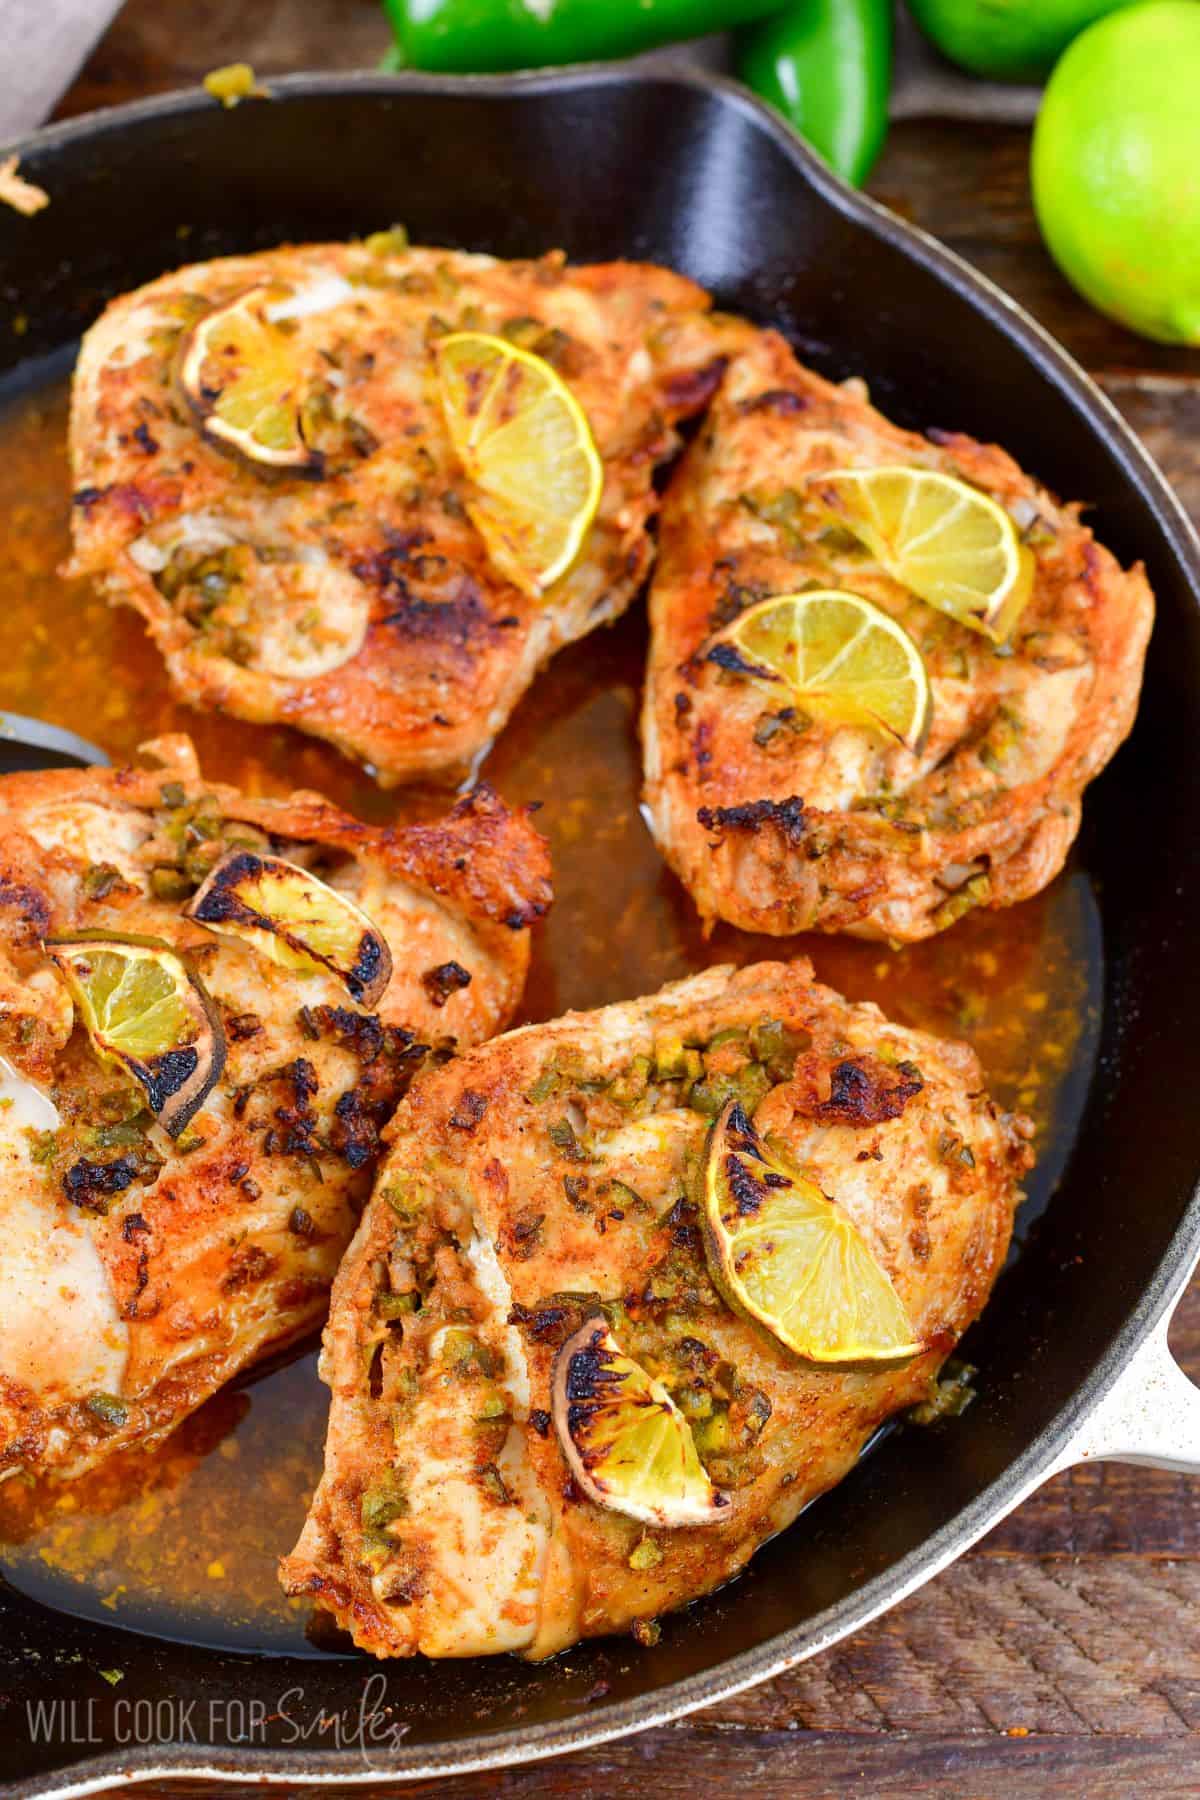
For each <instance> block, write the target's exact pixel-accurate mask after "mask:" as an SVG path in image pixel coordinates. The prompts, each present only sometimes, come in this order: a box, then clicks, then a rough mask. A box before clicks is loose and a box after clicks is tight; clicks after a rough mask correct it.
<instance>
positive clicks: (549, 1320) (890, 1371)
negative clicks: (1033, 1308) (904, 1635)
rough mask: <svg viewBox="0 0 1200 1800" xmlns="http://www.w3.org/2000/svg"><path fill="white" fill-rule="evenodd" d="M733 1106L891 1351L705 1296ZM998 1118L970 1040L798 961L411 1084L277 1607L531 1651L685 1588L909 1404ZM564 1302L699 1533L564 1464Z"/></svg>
mask: <svg viewBox="0 0 1200 1800" xmlns="http://www.w3.org/2000/svg"><path fill="white" fill-rule="evenodd" d="M730 1096H737V1097H739V1099H740V1103H741V1105H742V1107H743V1109H744V1119H745V1120H749V1119H751V1118H752V1121H753V1128H754V1131H755V1132H757V1133H758V1134H759V1136H760V1138H761V1140H762V1141H763V1142H764V1143H769V1144H770V1145H772V1146H775V1147H776V1148H777V1149H779V1150H781V1151H782V1152H785V1153H786V1154H787V1155H788V1157H789V1158H790V1159H791V1162H792V1164H793V1165H794V1167H795V1168H796V1169H797V1170H799V1171H802V1172H803V1173H804V1175H805V1176H806V1177H807V1178H808V1179H809V1180H810V1181H813V1182H816V1183H817V1184H819V1187H820V1188H821V1190H823V1192H824V1193H825V1194H826V1195H827V1196H830V1197H832V1198H833V1200H834V1201H835V1202H836V1207H837V1208H838V1209H840V1213H839V1216H840V1217H842V1218H844V1219H848V1220H849V1221H850V1222H851V1223H852V1226H853V1227H854V1228H856V1230H857V1232H858V1233H859V1234H861V1237H862V1238H863V1239H864V1240H865V1241H866V1244H867V1246H868V1247H869V1250H870V1252H871V1253H873V1255H874V1257H875V1258H876V1260H877V1262H878V1264H879V1266H880V1267H881V1268H882V1269H883V1270H884V1271H885V1272H886V1275H887V1277H888V1278H889V1279H890V1282H891V1284H892V1286H893V1288H894V1291H895V1294H896V1295H898V1296H899V1299H900V1301H901V1302H902V1304H903V1307H904V1308H905V1310H906V1312H907V1316H908V1319H909V1321H910V1323H911V1330H912V1333H913V1335H914V1344H915V1351H911V1350H910V1353H909V1359H908V1360H907V1361H906V1362H903V1364H902V1366H899V1367H887V1368H884V1367H880V1366H874V1367H862V1366H859V1367H855V1368H836V1367H830V1366H823V1367H820V1366H815V1365H814V1364H813V1363H812V1362H805V1361H802V1360H801V1359H800V1358H798V1357H797V1356H796V1355H794V1354H793V1353H792V1352H791V1351H790V1350H788V1349H785V1348H784V1347H783V1344H782V1342H781V1341H779V1340H778V1339H777V1338H776V1336H774V1335H773V1334H772V1332H771V1331H770V1330H768V1329H766V1328H765V1327H764V1325H763V1324H762V1323H761V1322H755V1320H753V1319H752V1318H750V1317H748V1316H745V1315H744V1313H743V1312H742V1311H740V1310H739V1311H735V1310H733V1308H732V1307H731V1306H730V1305H729V1304H727V1302H726V1300H725V1299H724V1298H723V1297H722V1293H723V1289H722V1288H720V1287H719V1286H718V1285H715V1284H714V1278H713V1275H712V1273H711V1272H710V1264H709V1260H708V1253H707V1251H706V1249H705V1245H704V1241H703V1238H704V1227H703V1221H702V1218H701V1216H700V1207H701V1202H700V1200H699V1198H698V1195H699V1190H700V1188H701V1186H702V1182H701V1180H700V1175H699V1170H700V1165H701V1163H702V1160H703V1158H704V1155H705V1141H706V1133H707V1132H708V1131H709V1128H710V1125H711V1124H712V1121H713V1116H714V1114H715V1113H716V1112H717V1111H718V1109H720V1108H722V1107H723V1106H725V1105H726V1103H727V1102H728V1100H729V1098H730ZM714 1129H715V1128H714ZM1026 1129H1027V1128H1026V1127H1025V1124H1024V1122H1023V1121H1020V1120H1014V1119H1012V1118H1009V1117H1006V1116H1002V1115H1000V1114H998V1113H997V1111H996V1109H995V1107H994V1106H993V1105H992V1104H991V1103H990V1102H989V1100H988V1098H987V1095H986V1093H985V1091H984V1085H983V1079H982V1075H981V1072H980V1068H979V1064H978V1061H977V1059H976V1057H975V1055H974V1053H973V1052H972V1051H971V1050H970V1049H968V1048H967V1047H965V1046H964V1045H961V1044H954V1043H946V1042H942V1041H940V1040H938V1039H936V1038H933V1037H930V1036H927V1035H925V1034H922V1033H920V1032H914V1031H909V1030H905V1029H902V1028H901V1027H899V1026H897V1025H893V1024H891V1023H889V1022H888V1020H887V1019H885V1017H884V1016H883V1014H882V1013H881V1012H880V1011H879V1010H878V1009H877V1008H876V1007H874V1006H870V1005H855V1006H852V1005H850V1004H848V1003H847V1002H846V1001H845V1000H843V999H842V998H841V997H840V996H839V995H838V994H835V993H833V992H832V991H830V990H829V989H828V988H824V987H821V986H819V985H818V984H817V983H816V982H815V981H814V979H813V976H812V971H811V969H810V967H809V965H808V964H807V963H806V962H803V961H796V962H793V963H788V964H782V963H780V964H762V965H758V966H755V967H751V968H747V969H744V970H742V971H741V972H734V971H733V970H732V969H729V968H714V969H710V970H708V971H707V972H705V973H704V974H701V975H698V976H695V977H694V978H692V979H689V980H687V981H682V982H679V983H677V984H675V985H674V986H671V987H667V988H665V989H663V991H662V992H661V993H659V994H656V995H653V996H652V997H650V998H648V999H643V1000H637V1001H633V1002H630V1003H629V1004H626V1005H619V1006H608V1007H605V1008H603V1009H602V1010H600V1011H598V1012H592V1013H579V1014H571V1015H568V1016H566V1017H564V1018H561V1019H558V1020H556V1021H554V1022H553V1023H551V1024H546V1025H536V1026H531V1027H528V1028H526V1029H524V1030H520V1031H515V1032H512V1033H510V1034H509V1035H507V1036H505V1037H502V1038H497V1039H495V1040H493V1042H491V1043H490V1044H488V1045H486V1046H483V1047H482V1048H478V1049H475V1050H472V1051H469V1052H468V1053H467V1054H465V1055H464V1056H462V1057H460V1058H458V1059H457V1060H456V1061H455V1062H453V1063H452V1064H449V1065H447V1066H446V1067H444V1068H441V1069H437V1070H430V1071H428V1072H427V1073H425V1074H423V1075H422V1076H421V1077H420V1078H419V1079H418V1080H417V1081H415V1082H414V1084H413V1086H412V1088H411V1089H410V1091H409V1093H408V1096H407V1097H406V1099H405V1100H404V1101H403V1102H402V1104H401V1106H400V1108H399V1110H398V1112H397V1114H396V1117H395V1119H394V1121H393V1124H392V1126H391V1127H390V1137H391V1150H390V1153H389V1155H388V1157H387V1160H386V1162H385V1164H384V1166H383V1167H382V1169H381V1170H380V1172H379V1176H378V1179H377V1182H376V1187H375V1192H374V1195H373V1197H372V1200H371V1203H370V1205H369V1207H368V1209H367V1212H366V1213H365V1215H364V1217H363V1221H362V1224H361V1225H360V1227H359V1230H358V1234H357V1236H356V1238H355V1240H354V1243H353V1245H352V1247H351V1249H350V1251H349V1253H348V1255H347V1258H346V1260H345V1262H344V1263H343V1266H342V1269H341V1271H340V1273H339V1276H338V1279H337V1283H336V1285H335V1290H334V1297H333V1302H332V1308H331V1313H330V1319H329V1323H328V1325H327V1327H326V1334H325V1342H324V1350H323V1355H322V1373H323V1375H324V1378H325V1380H326V1381H327V1383H328V1384H329V1387H330V1389H331V1391H332V1405H331V1412H330V1424H329V1436H328V1442H327V1447H326V1459H325V1469H324V1475H323V1477H322V1480H321V1483H320V1486H319V1488H318V1490H317V1493H316V1495H315V1498H314V1500H313V1505H312V1509H311V1512H310V1514H309V1517H308V1520H307V1523H306V1525H305V1528H304V1532H303V1535H302V1536H301V1538H300V1541H299V1544H298V1545H297V1547H296V1549H295V1550H294V1551H293V1553H292V1554H291V1555H290V1556H289V1557H287V1558H286V1559H285V1561H284V1563H283V1580H284V1585H285V1587H286V1588H287V1590H288V1592H289V1593H293V1594H304V1595H310V1596H312V1597H313V1598H314V1599H316V1600H317V1601H318V1602H319V1603H320V1604H321V1605H322V1606H324V1607H326V1608H328V1609H329V1610H330V1611H331V1612H332V1613H333V1615H334V1616H335V1617H336V1619H337V1620H338V1621H339V1622H340V1623H341V1624H342V1625H343V1626H344V1627H345V1628H346V1629H347V1630H349V1631H350V1632H351V1633H352V1634H353V1636H354V1639H355V1641H356V1642H357V1643H358V1644H359V1645H361V1646H362V1647H363V1648H364V1649H367V1650H370V1651H372V1652H373V1653H374V1654H376V1655H379V1656H403V1655H410V1654H412V1653H414V1652H417V1651H420V1652H423V1653H424V1654H426V1655H428V1656H466V1655H477V1654H482V1653H486V1652H492V1651H513V1652H517V1653H519V1654H521V1655H523V1656H526V1657H531V1658H538V1657H544V1656H548V1655H550V1654H552V1653H553V1652H555V1651H557V1650H560V1649H562V1648H563V1646H564V1645H568V1644H570V1643H572V1642H574V1641H575V1640H576V1639H579V1638H581V1637H587V1636H592V1635H596V1634H601V1633H606V1632H612V1631H617V1630H621V1629H624V1628H627V1627H630V1626H639V1628H641V1629H643V1632H644V1623H645V1622H646V1621H649V1620H651V1619H653V1617H654V1616H655V1615H656V1614H659V1613H661V1612H663V1611H665V1610H667V1609H670V1608H673V1607H678V1606H681V1605H683V1604H685V1603H686V1602H688V1601H690V1600H693V1599H695V1598H696V1597H697V1596H698V1595H701V1594H704V1593H707V1592H708V1591H709V1590H710V1589H712V1588H714V1587H716V1586H717V1585H718V1584H720V1583H721V1582H723V1581H725V1580H726V1579H727V1578H728V1577H729V1576H731V1575H732V1574H734V1573H736V1572H737V1570H739V1569H740V1568H741V1567H742V1566H743V1565H744V1564H745V1562H746V1561H747V1560H748V1558H749V1557H750V1556H751V1555H753V1553H754V1551H755V1549H756V1548H757V1547H758V1545H760V1544H761V1543H763V1542H764V1540H765V1539H767V1538H769V1537H770V1536H772V1535H773V1534H774V1533H775V1532H777V1531H779V1530H781V1529H782V1528H783V1527H784V1526H785V1525H787V1524H788V1523H790V1521H791V1520H793V1519H794V1518H795V1517H796V1515H797V1513H799V1512H800V1510H801V1509H802V1508H803V1507H804V1506H805V1505H806V1504H807V1503H808V1502H809V1501H810V1500H811V1499H813V1498H814V1496H816V1495H817V1494H820V1493H821V1492H823V1491H824V1490H825V1489H827V1488H829V1487H831V1486H832V1485H833V1484H834V1483H835V1482H837V1481H838V1480H840V1479H841V1477H842V1476H843V1475H844V1474H845V1473H846V1472H847V1470H848V1469H849V1468H850V1467H851V1466H852V1464H853V1463H854V1461H855V1459H856V1457H857V1456H858V1454H859V1452H860V1450H861V1449H862V1447H863V1445H864V1444H865V1443H866V1441H867V1440H868V1439H869V1438H870V1436H871V1434H872V1433H873V1432H874V1431H875V1430H876V1428H877V1427H878V1426H879V1425H880V1423H881V1422H882V1421H883V1420H885V1419H887V1418H888V1417H889V1416H890V1415H891V1414H893V1413H895V1412H897V1411H898V1410H899V1409H901V1408H904V1407H908V1406H910V1405H912V1404H913V1403H914V1402H918V1401H921V1400H923V1399H925V1398H926V1397H927V1396H928V1395H929V1393H930V1390H931V1385H932V1384H933V1382H934V1379H935V1377H936V1375H937V1372H938V1369H939V1367H940V1365H941V1363H942V1361H943V1359H944V1358H945V1356H946V1355H947V1353H948V1352H949V1351H950V1350H951V1349H952V1348H953V1346H954V1344H955V1343H956V1341H957V1340H958V1338H959V1336H960V1334H961V1333H962V1332H963V1331H964V1330H965V1329H966V1327H967V1325H968V1324H970V1322H971V1320H972V1319H973V1318H975V1316H976V1315H977V1313H978V1312H979V1311H980V1309H981V1308H982V1306H983V1304H984V1302H985V1301H986V1299H987V1296H988V1293H989V1290H990V1288H991V1285H992V1282H993V1280H994V1279H995V1276H996V1273H997V1271H998V1269H999V1268H1000V1265H1001V1263H1002V1261H1003V1258H1004V1254H1005V1250H1006V1247H1007V1244H1008V1240H1009V1233H1010V1226H1011V1221H1012V1216H1013V1208H1014V1204H1015V1202H1016V1200H1017V1199H1018V1197H1019V1192H1018V1182H1019V1179H1020V1176H1021V1174H1022V1171H1023V1170H1024V1169H1025V1168H1026V1167H1027V1164H1028V1161H1029V1157H1028V1152H1027V1148H1026ZM772 1180H774V1183H775V1185H776V1186H778V1185H780V1180H779V1178H778V1177H775V1178H772V1177H770V1176H768V1178H767V1184H766V1185H767V1188H770V1187H771V1185H772ZM739 1204H741V1203H740V1202H739ZM589 1319H592V1320H594V1321H597V1322H598V1329H599V1328H600V1327H604V1326H605V1325H607V1326H608V1327H609V1328H610V1329H611V1331H612V1333H613V1334H614V1335H615V1337H616V1338H617V1339H618V1340H619V1342H620V1347H621V1349H622V1351H623V1352H624V1353H625V1354H626V1355H627V1356H629V1357H631V1358H634V1359H636V1361H637V1363H638V1364H639V1365H640V1367H641V1368H642V1370H644V1371H645V1373H646V1375H648V1376H649V1377H651V1378H653V1380H655V1381H657V1382H659V1383H661V1384H662V1386H663V1387H664V1388H665V1389H666V1390H667V1393H668V1394H669V1395H670V1397H671V1399H672V1400H673V1402H674V1404H675V1407H676V1408H677V1410H678V1412H679V1413H680V1414H681V1415H682V1416H683V1418H685V1419H686V1420H688V1421H690V1426H689V1429H691V1430H692V1431H693V1434H694V1443H695V1446H696V1449H697V1451H698V1454H699V1456H700V1458H701V1460H702V1462H703V1465H704V1469H705V1472H706V1475H707V1477H708V1480H709V1481H710V1482H711V1484H712V1485H713V1487H714V1489H715V1490H716V1495H717V1498H716V1501H715V1502H714V1505H713V1507H712V1509H711V1516H708V1517H707V1518H706V1520H705V1522H704V1523H700V1524H687V1525H682V1526H680V1525H676V1526H674V1527H672V1528H666V1527H662V1526H654V1525H650V1526H647V1525H646V1524H644V1523H638V1522H637V1521H636V1520H635V1518H633V1517H630V1516H626V1515H625V1514H623V1513H622V1512H619V1511H616V1510H612V1509H611V1508H610V1507H608V1506H607V1505H604V1504H600V1503H598V1502H597V1501H596V1500H595V1499H594V1498H591V1497H589V1495H588V1494H587V1493H586V1492H585V1491H583V1489H582V1488H581V1486H580V1485H579V1483H578V1482H577V1480H576V1479H575V1477H574V1475H573V1474H572V1472H571V1471H572V1468H573V1467H574V1466H575V1465H574V1463H569V1462H568V1460H567V1457H566V1456H565V1454H564V1439H563V1437H562V1435H561V1433H562V1432H563V1430H564V1429H570V1428H571V1420H572V1418H573V1416H574V1414H573V1409H572V1408H571V1407H567V1408H566V1409H565V1412H564V1408H563V1407H562V1406H561V1405H559V1404H558V1403H557V1402H556V1398H555V1394H556V1391H557V1390H556V1373H555V1371H556V1363H557V1359H558V1358H559V1357H560V1355H562V1354H563V1346H564V1344H566V1343H568V1342H569V1341H573V1340H574V1338H575V1334H577V1333H578V1332H579V1330H580V1328H581V1326H585V1325H586V1324H587V1322H588V1321H589ZM586 1361H587V1358H586V1357H585V1359H584V1362H585V1364H586ZM577 1374H578V1370H575V1371H574V1372H573V1373H572V1376H571V1379H574V1377H575V1375H577ZM560 1375H561V1371H560ZM568 1393H569V1394H573V1395H574V1398H575V1399H578V1398H579V1393H578V1390H572V1389H571V1388H570V1385H569V1384H568ZM585 1410H586V1409H585ZM564 1417H565V1418H566V1421H567V1422H566V1425H565V1426H564ZM639 1622H640V1624H639Z"/></svg>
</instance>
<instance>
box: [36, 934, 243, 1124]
mask: <svg viewBox="0 0 1200 1800" xmlns="http://www.w3.org/2000/svg"><path fill="white" fill-rule="evenodd" d="M44 949H45V951H46V954H47V955H48V956H49V957H50V959H51V961H52V962H53V963H54V964H55V966H56V968H57V969H58V971H59V973H60V974H61V975H62V977H63V979H64V980H65V982H66V984H67V987H68V989H69V990H70V993H71V997H72V999H73V1000H74V1001H75V1004H76V1006H77V1008H78V1010H79V1015H80V1017H81V1019H82V1021H83V1025H84V1028H85V1030H86V1031H87V1034H88V1037H89V1039H90V1040H91V1044H92V1048H93V1049H94V1050H95V1052H96V1053H97V1055H98V1056H99V1057H100V1058H101V1059H102V1060H103V1061H105V1062H109V1063H115V1064H117V1065H118V1066H120V1067H121V1068H123V1069H125V1070H126V1071H127V1072H128V1073H129V1074H130V1075H132V1076H133V1078H134V1080H135V1081H137V1082H138V1083H139V1084H140V1085H141V1087H142V1088H144V1089H145V1093H146V1100H147V1104H148V1105H149V1108H150V1110H151V1112H152V1113H153V1114H154V1116H155V1117H156V1119H157V1120H158V1122H159V1124H160V1125H161V1126H162V1128H163V1130H164V1131H166V1132H167V1133H168V1134H169V1135H170V1136H171V1137H178V1135H179V1133H180V1132H181V1131H182V1130H183V1128H184V1126H185V1125H186V1124H187V1122H188V1120H189V1119H190V1118H191V1117H192V1116H193V1114H194V1113H195V1112H196V1111H197V1109H198V1108H199V1107H200V1106H201V1105H203V1103H204V1101H205V1099H206V1098H207V1096H208V1095H209V1093H211V1091H212V1088H213V1085H214V1084H215V1082H216V1081H217V1079H218V1077H219V1076H220V1073H221V1070H222V1069H223V1068H224V1066H225V1033H224V1031H223V1029H222V1026H221V1017H220V1014H219V1013H218V1011H217V1009H216V1007H215V1006H214V1004H213V1002H212V1000H211V999H210V997H209V995H208V993H207V991H206V990H205V988H204V985H203V983H202V982H201V981H200V979H199V977H198V976H197V975H196V974H195V973H194V972H193V971H192V970H191V969H190V968H189V967H188V966H187V964H186V963H185V962H184V961H183V959H182V957H180V956H179V955H178V954H177V952H176V951H174V950H172V948H171V946H170V945H169V944H166V943H164V942H163V941H162V939H161V938H149V937H146V938H143V937H133V936H128V937H125V936H116V935H109V934H107V933H104V932H79V933H76V934H75V935H73V936H69V937H65V936H64V937H58V938H48V939H47V940H46V943H45V945H44Z"/></svg>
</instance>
